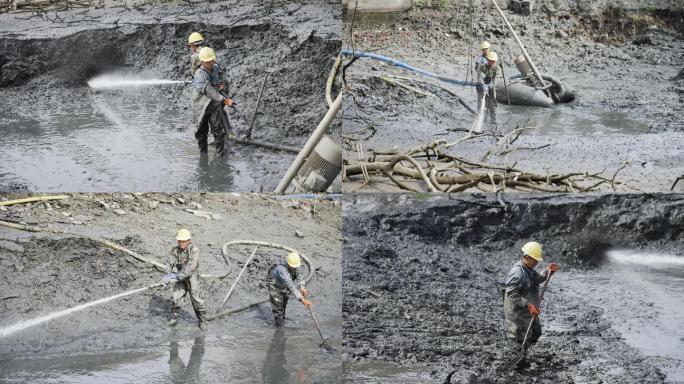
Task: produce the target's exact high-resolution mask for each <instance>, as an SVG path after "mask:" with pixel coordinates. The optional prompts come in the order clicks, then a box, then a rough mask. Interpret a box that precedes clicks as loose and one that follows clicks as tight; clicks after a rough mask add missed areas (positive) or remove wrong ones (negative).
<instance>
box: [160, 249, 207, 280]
mask: <svg viewBox="0 0 684 384" xmlns="http://www.w3.org/2000/svg"><path fill="white" fill-rule="evenodd" d="M166 264H167V267H168V268H169V271H171V272H176V273H177V274H178V280H185V279H187V278H189V277H190V276H192V275H193V274H194V273H195V272H196V271H197V270H198V269H199V249H197V247H195V246H194V245H192V244H189V245H188V247H187V248H185V250H184V251H183V250H181V249H180V248H179V247H178V246H175V247H173V249H171V252H169V260H168V262H167V263H166Z"/></svg>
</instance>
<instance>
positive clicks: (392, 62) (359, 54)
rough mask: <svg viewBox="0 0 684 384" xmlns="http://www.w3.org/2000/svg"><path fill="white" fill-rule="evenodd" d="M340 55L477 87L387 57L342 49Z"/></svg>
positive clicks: (446, 81)
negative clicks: (373, 61)
mask: <svg viewBox="0 0 684 384" xmlns="http://www.w3.org/2000/svg"><path fill="white" fill-rule="evenodd" d="M342 54H343V55H345V56H357V57H367V58H369V59H375V60H379V61H382V62H385V63H387V64H390V65H394V66H396V67H400V68H404V69H407V70H409V71H412V72H415V73H418V74H421V75H423V76H427V77H432V78H433V79H437V80H440V81H443V82H445V83H450V84H457V85H464V86H470V87H477V83H475V82H472V81H463V80H456V79H451V78H448V77H445V76H440V75H437V74H435V73H432V72H428V71H426V70H424V69H420V68H416V67H414V66H411V65H408V64H406V63H402V62H401V61H399V60H394V59H392V58H390V57H387V56H382V55H376V54H375V53H370V52H363V51H355V52H352V51H351V50H350V49H343V50H342Z"/></svg>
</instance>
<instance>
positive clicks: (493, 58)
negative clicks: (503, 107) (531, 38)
mask: <svg viewBox="0 0 684 384" xmlns="http://www.w3.org/2000/svg"><path fill="white" fill-rule="evenodd" d="M483 51H485V49H483ZM486 51H487V56H486V60H487V62H486V64H483V65H477V64H476V68H477V71H478V75H477V84H478V86H477V100H478V105H477V107H478V110H479V109H480V103H481V102H482V95H483V94H486V95H487V97H486V98H485V105H486V107H487V112H488V113H489V121H490V123H492V125H494V126H496V106H497V103H496V74H497V69H498V68H497V64H498V61H499V55H497V54H496V52H494V51H492V50H491V49H486Z"/></svg>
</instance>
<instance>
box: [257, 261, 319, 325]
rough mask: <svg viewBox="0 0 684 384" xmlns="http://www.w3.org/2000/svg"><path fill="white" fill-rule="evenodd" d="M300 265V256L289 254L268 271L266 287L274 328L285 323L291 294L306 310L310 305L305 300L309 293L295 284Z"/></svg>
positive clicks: (301, 286)
mask: <svg viewBox="0 0 684 384" xmlns="http://www.w3.org/2000/svg"><path fill="white" fill-rule="evenodd" d="M301 265H302V259H301V256H299V254H298V253H296V252H290V253H288V254H287V257H286V258H285V261H284V262H281V263H279V264H275V265H273V266H272V267H271V269H270V270H269V271H268V277H267V278H266V286H267V287H268V296H269V300H270V301H271V311H273V318H274V319H275V325H276V327H282V326H283V325H284V323H285V310H286V308H287V302H288V299H289V295H290V294H293V295H294V297H296V298H297V300H299V301H300V302H301V303H302V304H303V305H304V306H305V307H307V308H308V307H309V306H310V305H311V302H310V301H309V300H307V296H308V295H309V291H308V290H307V289H306V288H305V287H304V285H303V284H298V285H297V283H296V282H297V279H298V277H299V267H300V266H301Z"/></svg>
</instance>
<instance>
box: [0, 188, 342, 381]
mask: <svg viewBox="0 0 684 384" xmlns="http://www.w3.org/2000/svg"><path fill="white" fill-rule="evenodd" d="M14 197H16V196H13V195H4V196H2V199H11V198H14ZM198 204H199V206H198ZM186 209H194V210H198V209H199V210H201V211H204V212H210V213H211V214H213V218H205V217H200V216H196V215H195V214H193V213H190V212H187V211H186ZM0 215H1V216H2V220H6V221H13V222H21V223H25V224H29V225H36V226H41V227H49V228H56V229H62V230H67V231H70V232H73V233H77V234H79V235H81V236H90V237H97V238H102V239H108V240H111V241H113V242H115V243H118V244H121V245H123V246H125V247H127V248H129V249H131V250H133V251H135V252H138V253H140V254H142V255H143V256H145V257H148V258H151V259H154V260H158V261H163V260H164V259H165V256H166V255H167V254H168V252H169V250H170V249H171V247H172V246H173V245H174V244H175V237H174V236H175V232H176V231H177V230H178V229H179V228H181V227H186V228H188V229H189V230H190V231H191V232H192V233H193V244H195V245H196V246H197V247H198V248H199V249H200V252H201V264H200V271H201V272H202V273H203V274H210V275H218V276H223V275H225V273H226V272H228V274H227V276H226V277H225V278H211V277H207V278H203V279H202V282H201V284H202V290H203V291H202V292H203V296H204V299H205V300H206V302H207V307H208V310H209V314H210V315H211V314H213V313H216V311H217V309H218V306H219V302H220V300H221V299H222V298H223V297H224V295H225V294H226V292H227V291H228V288H229V287H230V285H231V284H232V283H233V281H234V279H235V278H236V277H237V274H238V273H239V271H240V269H241V268H242V266H243V263H244V261H245V260H246V259H247V257H248V256H249V253H250V252H251V251H252V249H253V247H251V246H236V247H231V248H229V250H228V255H227V259H224V257H223V256H222V253H221V246H222V245H223V243H225V242H227V241H231V240H239V239H243V240H262V241H268V242H273V243H278V244H282V245H287V246H290V247H292V248H295V249H297V250H299V251H300V252H302V254H304V255H306V256H307V257H308V258H310V259H311V262H312V265H313V268H314V269H315V274H314V277H313V278H312V279H311V281H310V283H309V285H308V287H309V289H310V290H311V292H312V294H313V295H312V299H311V300H312V302H314V305H315V307H314V309H315V311H316V312H317V315H318V317H319V321H320V322H321V325H322V328H323V330H324V332H326V333H327V336H330V337H332V338H333V343H339V342H340V340H341V337H340V336H341V333H340V332H341V330H340V326H341V324H340V316H341V309H340V308H341V291H340V286H341V266H340V246H341V238H340V206H339V202H337V201H332V200H317V201H313V200H275V199H273V198H271V197H267V196H263V195H237V194H174V195H167V194H72V195H69V198H67V199H65V200H61V201H59V202H52V203H36V204H30V205H18V206H11V207H7V208H3V209H2V212H0ZM0 238H1V239H2V240H1V241H0V255H1V257H0V263H1V264H2V268H3V269H4V270H5V271H7V272H8V273H5V274H3V277H2V281H1V282H0V286H1V287H2V288H1V290H2V292H3V294H2V296H3V297H2V300H0V305H1V306H2V319H0V324H1V326H0V328H4V327H6V326H9V325H12V324H15V323H18V322H20V321H24V320H28V319H32V318H35V317H37V316H41V315H45V314H47V313H50V312H53V311H56V310H61V309H66V308H70V307H73V306H75V305H78V304H83V303H87V302H89V301H91V300H95V299H100V298H103V297H107V296H110V295H113V294H116V293H120V292H123V291H127V290H130V289H134V288H139V287H144V286H146V285H149V284H152V283H155V282H159V281H160V279H161V275H162V274H161V273H160V272H158V271H156V270H155V269H153V268H152V267H150V266H149V265H148V264H145V263H142V262H140V261H138V260H136V259H134V258H132V257H130V256H128V255H125V254H124V253H122V252H119V251H115V250H112V249H109V248H106V247H104V246H102V245H101V244H99V243H96V242H94V241H92V240H89V239H86V238H83V237H78V236H64V235H52V234H46V233H30V232H24V231H18V230H14V229H9V228H5V227H3V228H2V229H0ZM284 256H285V255H284V251H278V250H275V249H269V248H260V250H259V251H257V254H256V257H255V258H254V260H253V262H252V263H251V264H250V267H249V268H248V270H247V271H246V273H245V274H244V275H243V276H242V278H241V280H240V282H239V283H238V285H237V287H236V290H235V292H234V294H233V296H232V297H231V299H230V300H229V302H228V303H227V306H226V307H227V308H239V307H242V306H244V305H247V304H249V303H253V302H257V301H261V300H267V299H268V294H267V290H266V288H265V285H264V283H263V282H264V279H265V276H266V274H267V271H268V269H269V268H270V266H271V265H273V264H274V263H276V262H278V261H279V260H282V258H283V257H284ZM226 260H227V262H228V264H227V263H226ZM303 269H306V268H305V267H304V268H303ZM170 295H171V293H170V290H162V289H161V288H155V289H151V290H148V291H145V292H143V293H140V294H136V295H132V296H128V297H126V298H122V299H119V300H116V301H113V302H110V303H106V304H103V305H100V306H96V307H92V308H89V309H86V310H83V311H81V312H78V313H75V314H71V315H68V316H65V317H62V318H59V319H56V320H53V321H50V322H48V323H44V324H41V325H37V326H34V327H31V328H28V329H26V330H24V331H20V332H17V333H15V334H12V335H9V336H7V337H5V338H4V339H3V342H2V351H0V356H1V357H2V358H1V359H2V364H1V365H2V367H3V368H2V370H3V371H4V372H5V373H6V374H7V377H10V376H11V377H15V378H16V377H17V376H16V375H17V374H18V373H17V370H18V369H20V368H16V369H13V368H12V364H19V365H22V366H23V365H24V364H25V365H26V367H27V368H25V369H26V370H28V371H30V372H34V371H35V372H34V373H36V374H38V375H37V376H27V377H33V378H34V379H36V380H37V379H38V378H41V376H40V375H39V374H40V372H41V370H44V371H45V372H46V374H47V372H50V369H53V368H54V367H53V368H50V366H42V367H41V366H40V365H39V366H38V368H36V364H34V363H30V361H31V359H38V360H34V361H40V360H41V359H45V360H46V361H49V358H54V356H55V354H76V353H77V354H80V355H83V356H86V357H84V358H87V356H91V359H92V360H94V361H98V359H100V358H101V357H98V354H102V353H105V352H106V351H130V352H131V353H133V355H135V354H136V353H137V352H141V351H145V350H147V349H150V348H152V349H154V348H157V347H158V346H159V345H160V344H163V343H166V342H168V341H169V340H171V341H172V342H176V341H178V342H179V343H184V342H185V340H188V339H192V338H193V337H197V336H203V337H207V350H209V349H210V348H212V347H213V348H214V350H215V352H213V354H214V356H216V354H219V355H220V353H224V352H220V351H221V350H223V349H221V348H219V347H220V346H223V347H225V348H228V350H230V351H234V352H237V353H238V355H239V351H240V348H241V347H240V345H241V344H240V342H239V339H240V335H244V338H245V339H244V340H243V344H242V345H243V346H244V348H248V349H250V348H254V349H250V350H253V351H259V350H260V349H263V350H265V349H266V347H267V346H268V345H269V343H270V342H271V335H270V333H272V330H273V319H272V316H271V313H270V305H269V304H268V303H265V304H261V305H259V306H257V307H255V308H252V309H250V310H247V311H245V312H241V313H238V314H234V315H230V316H227V317H224V318H221V319H218V320H214V321H211V322H210V323H209V330H208V331H207V333H206V334H204V335H202V334H201V333H200V331H199V330H198V328H197V326H196V319H195V315H194V313H193V312H192V308H191V306H190V304H189V302H186V303H185V305H184V307H183V318H182V321H181V323H180V324H179V325H178V326H177V328H176V329H169V328H168V327H167V326H166V321H167V320H168V319H169V316H170V314H169V309H170V301H169V300H170ZM288 318H289V320H288V321H287V323H286V335H287V334H289V336H290V337H292V338H296V340H297V341H296V344H295V345H297V348H298V349H299V350H301V351H298V352H297V353H301V355H299V358H300V359H301V362H302V363H304V361H309V360H311V359H312V358H313V357H312V356H316V358H317V359H319V360H318V361H317V363H319V366H318V368H315V369H314V372H313V373H312V374H311V375H310V376H309V377H310V378H311V380H314V381H315V382H318V381H317V380H323V381H325V380H324V379H323V378H326V377H327V378H332V377H336V376H338V375H339V372H338V370H339V366H340V362H339V355H337V354H336V353H335V354H326V353H323V354H322V355H321V353H322V352H321V351H320V350H319V348H318V344H319V343H320V339H319V338H318V334H317V333H316V330H315V328H314V327H313V322H312V321H311V319H310V317H309V314H308V313H307V312H306V310H305V309H304V308H303V307H302V306H301V305H299V304H298V303H297V302H293V303H292V304H291V305H290V306H288ZM171 331H173V332H171ZM233 339H236V340H235V341H234V342H229V341H230V340H233ZM227 340H228V341H227ZM274 340H275V339H274ZM217 343H218V346H217ZM203 345H204V344H203ZM226 345H228V346H227V347H226ZM250 345H251V347H250ZM307 345H308V346H309V347H308V348H305V347H306V346H307ZM217 348H218V352H216V350H217ZM147 352H149V351H147ZM231 353H232V352H231ZM254 353H256V352H254ZM243 356H252V355H250V354H249V353H247V354H243ZM260 358H262V357H259V359H260ZM131 360H136V358H134V357H133V358H131ZM27 361H28V362H27ZM259 361H261V360H258V359H257V360H255V361H254V362H253V363H258V362H259ZM13 362H14V363H13ZM32 364H33V365H32ZM53 364H54V365H55V366H56V367H59V366H60V365H59V364H58V363H53ZM70 364H73V365H77V364H78V363H77V362H71V363H70ZM62 368H63V369H64V370H65V372H66V371H68V366H67V365H65V366H63V367H62ZM143 368H144V367H143ZM143 368H140V369H141V371H140V372H142V373H144V372H145V369H143ZM148 368H149V367H148ZM217 369H220V370H222V371H224V372H223V373H222V374H221V375H219V376H216V374H217V373H216V372H214V376H212V374H211V372H205V374H207V375H208V376H206V377H207V378H209V379H211V380H210V381H211V382H214V381H216V380H217V379H218V378H220V377H224V378H225V376H224V374H225V375H228V377H230V374H231V373H230V370H229V365H220V364H219V365H218V368H217ZM226 369H228V372H225V370H226ZM288 369H293V368H292V366H290V367H289V368H288ZM245 370H249V367H248V366H245V367H243V368H240V369H238V370H234V372H233V374H234V375H235V376H234V378H235V379H236V380H237V379H238V378H244V377H243V376H241V375H244V374H245ZM94 371H97V370H96V369H94ZM10 373H11V374H12V375H10ZM45 377H49V375H48V376H45ZM45 377H43V379H44V378H45ZM140 379H141V380H142V377H140ZM142 381H145V380H142ZM237 381H238V382H249V381H240V380H237Z"/></svg>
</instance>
